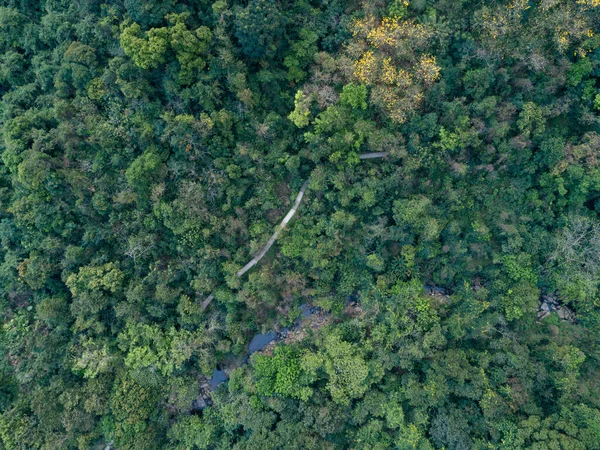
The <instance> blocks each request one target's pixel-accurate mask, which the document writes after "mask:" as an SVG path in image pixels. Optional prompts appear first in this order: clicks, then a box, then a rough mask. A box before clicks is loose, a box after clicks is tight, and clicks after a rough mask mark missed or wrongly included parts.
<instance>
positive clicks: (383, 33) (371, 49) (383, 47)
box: [352, 16, 441, 123]
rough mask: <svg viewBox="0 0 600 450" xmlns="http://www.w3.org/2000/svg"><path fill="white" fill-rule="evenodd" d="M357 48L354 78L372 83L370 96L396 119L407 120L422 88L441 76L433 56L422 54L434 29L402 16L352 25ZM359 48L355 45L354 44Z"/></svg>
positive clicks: (360, 21)
mask: <svg viewBox="0 0 600 450" xmlns="http://www.w3.org/2000/svg"><path fill="white" fill-rule="evenodd" d="M352 31H353V35H354V38H355V39H356V40H357V41H358V42H357V44H358V46H357V47H358V48H362V49H363V50H362V51H361V52H359V53H358V54H354V55H353V59H354V77H355V78H356V79H357V80H358V81H360V82H361V83H362V84H365V85H367V86H372V87H373V89H372V91H371V95H372V97H373V100H374V102H375V103H376V104H379V105H381V106H382V107H383V108H384V109H385V110H386V111H387V113H388V114H389V117H390V118H391V119H392V120H394V121H395V122H398V123H402V122H404V121H406V119H407V117H408V116H407V115H408V113H409V112H410V111H412V110H414V109H416V108H417V107H418V105H419V104H420V102H421V101H422V99H423V92H422V91H423V89H424V88H425V86H427V85H430V84H432V83H434V82H435V81H437V80H438V79H439V78H440V70H441V68H440V67H439V66H438V64H437V61H436V59H435V57H434V56H431V55H429V54H424V53H422V50H421V49H424V48H426V47H427V45H428V42H429V39H430V37H431V36H432V32H431V30H429V29H428V28H426V27H425V26H424V25H421V24H416V23H414V22H412V21H410V20H402V19H401V18H400V17H384V18H383V19H381V20H377V19H375V18H374V17H373V16H368V17H366V18H364V19H359V20H355V21H354V22H353V24H352ZM355 48H356V47H355Z"/></svg>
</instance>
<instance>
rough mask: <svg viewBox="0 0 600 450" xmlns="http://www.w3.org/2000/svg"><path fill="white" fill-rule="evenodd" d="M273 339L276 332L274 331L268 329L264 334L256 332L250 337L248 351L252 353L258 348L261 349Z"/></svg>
mask: <svg viewBox="0 0 600 450" xmlns="http://www.w3.org/2000/svg"><path fill="white" fill-rule="evenodd" d="M275 339H277V333H275V332H274V331H269V332H268V333H265V334H257V335H256V336H254V337H253V338H252V341H251V342H250V345H249V346H248V351H249V352H250V353H254V352H257V351H259V350H262V349H263V348H265V347H266V346H267V344H269V342H272V341H274V340H275Z"/></svg>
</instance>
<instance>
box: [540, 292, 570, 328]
mask: <svg viewBox="0 0 600 450" xmlns="http://www.w3.org/2000/svg"><path fill="white" fill-rule="evenodd" d="M553 312H555V313H556V314H557V315H558V317H559V319H560V320H565V321H568V322H571V323H574V322H575V321H576V320H577V316H576V314H575V312H574V311H573V310H572V309H570V308H568V307H567V306H565V305H561V304H560V302H559V300H558V298H557V297H556V295H554V294H544V295H542V296H541V297H540V305H539V307H538V311H537V316H538V320H543V319H545V318H546V317H548V316H549V315H550V314H551V313H553Z"/></svg>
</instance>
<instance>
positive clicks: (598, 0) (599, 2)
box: [577, 0, 600, 8]
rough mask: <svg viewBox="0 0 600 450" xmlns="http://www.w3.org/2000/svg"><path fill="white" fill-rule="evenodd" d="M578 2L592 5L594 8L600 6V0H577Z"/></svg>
mask: <svg viewBox="0 0 600 450" xmlns="http://www.w3.org/2000/svg"><path fill="white" fill-rule="evenodd" d="M577 3H578V4H579V5H585V6H591V7H594V8H595V7H597V6H600V0H577Z"/></svg>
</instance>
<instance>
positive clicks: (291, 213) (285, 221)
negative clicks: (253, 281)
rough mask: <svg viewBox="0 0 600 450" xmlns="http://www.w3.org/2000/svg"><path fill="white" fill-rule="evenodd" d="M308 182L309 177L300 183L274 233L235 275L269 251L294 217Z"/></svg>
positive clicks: (244, 270) (241, 273)
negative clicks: (290, 207)
mask: <svg viewBox="0 0 600 450" xmlns="http://www.w3.org/2000/svg"><path fill="white" fill-rule="evenodd" d="M308 183H310V178H309V179H308V180H306V181H305V182H304V184H303V185H302V188H301V189H300V192H299V193H298V195H297V196H296V201H295V202H294V206H292V209H290V210H289V211H288V213H287V214H286V216H285V217H284V218H283V220H282V221H281V223H280V224H279V225H278V226H277V228H276V229H275V233H273V234H272V235H271V238H270V239H269V240H268V242H267V244H266V245H265V246H264V247H263V249H262V250H261V251H260V252H259V253H258V254H257V255H256V256H255V257H254V258H252V259H251V260H250V262H248V264H246V265H245V266H244V267H242V268H241V269H240V270H238V271H237V273H236V275H237V276H238V277H241V276H242V275H244V274H245V273H246V272H247V271H248V270H250V269H251V268H252V267H253V266H254V265H255V264H256V263H257V262H259V261H260V260H261V259H262V258H263V256H265V255H266V254H267V252H268V251H269V249H270V248H271V246H272V245H273V244H274V243H275V241H276V240H277V238H278V237H279V233H281V231H282V230H283V229H284V228H285V227H286V225H287V224H288V222H289V221H290V220H291V219H292V217H294V214H296V210H297V209H298V206H300V202H301V201H302V197H304V193H305V192H306V189H307V188H308Z"/></svg>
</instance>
